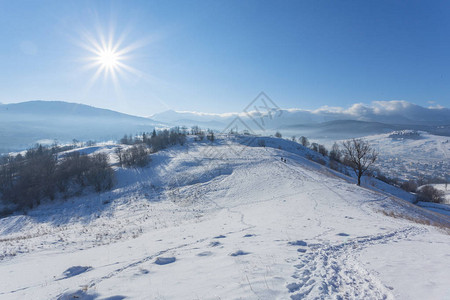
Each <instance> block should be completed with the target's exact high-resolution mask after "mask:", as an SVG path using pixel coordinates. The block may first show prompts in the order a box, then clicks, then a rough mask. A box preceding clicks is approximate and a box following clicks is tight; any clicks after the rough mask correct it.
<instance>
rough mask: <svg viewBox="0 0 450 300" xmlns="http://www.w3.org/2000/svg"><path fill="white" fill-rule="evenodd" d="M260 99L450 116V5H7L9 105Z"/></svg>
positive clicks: (187, 104)
mask: <svg viewBox="0 0 450 300" xmlns="http://www.w3.org/2000/svg"><path fill="white" fill-rule="evenodd" d="M111 33H113V34H111ZM109 36H114V38H113V39H112V44H111V45H112V46H114V45H117V44H118V41H119V40H121V43H120V45H119V46H118V47H117V49H115V50H111V49H112V47H108V46H107V45H108V43H106V46H104V47H102V46H101V45H100V46H97V48H98V49H97V50H95V51H90V50H89V48H86V46H89V45H90V46H91V48H92V45H96V44H101V42H100V41H101V38H102V37H104V39H105V40H108V37H109ZM94 48H95V47H94ZM105 52H107V53H106V54H105ZM89 59H90V60H89ZM111 61H112V62H111ZM92 64H95V65H92ZM111 69H114V70H115V74H116V80H113V77H112V74H111V72H110V70H111ZM96 74H97V77H96ZM260 91H264V92H266V93H267V94H268V95H269V96H270V97H271V98H272V99H273V100H274V101H275V102H276V103H277V104H278V106H280V107H283V108H291V107H296V108H304V109H315V108H318V107H320V106H323V105H328V106H341V107H348V106H350V105H351V104H353V103H356V102H363V103H370V102H371V101H378V100H406V101H409V102H412V103H415V104H419V105H422V106H429V105H437V104H439V105H442V106H445V107H449V106H450V1H445V0H443V1H413V0H411V1H394V0H392V1H383V0H377V1H359V0H355V1H346V0H343V1H331V0H330V1H321V0H317V1H313V0H309V1H301V0H297V1H230V0H227V1H212V0H211V1H172V0H171V1H147V0H145V1H136V0H135V1H112V2H109V1H79V0H77V1H19V0H17V1H6V0H3V1H0V102H2V103H11V102H21V101H28V100H36V99H42V100H63V101H70V102H77V103H84V104H89V105H93V106H97V107H103V108H110V109H114V110H118V111H122V112H125V113H131V114H137V115H142V116H146V115H150V114H152V113H156V112H161V111H164V110H167V109H174V110H189V111H202V112H216V113H221V112H238V111H241V110H242V109H243V108H245V106H246V105H247V104H248V103H249V102H250V101H251V100H252V99H253V98H254V97H255V96H256V95H257V94H258V93H259V92H260Z"/></svg>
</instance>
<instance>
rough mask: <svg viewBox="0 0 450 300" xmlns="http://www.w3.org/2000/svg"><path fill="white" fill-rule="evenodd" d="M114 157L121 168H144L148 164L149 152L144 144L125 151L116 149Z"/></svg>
mask: <svg viewBox="0 0 450 300" xmlns="http://www.w3.org/2000/svg"><path fill="white" fill-rule="evenodd" d="M116 155H117V157H118V159H119V163H120V165H121V166H126V167H145V166H146V165H148V163H149V162H150V156H149V150H148V148H147V147H146V146H145V145H144V144H138V145H134V146H132V147H130V148H128V149H125V150H123V149H121V148H117V150H116Z"/></svg>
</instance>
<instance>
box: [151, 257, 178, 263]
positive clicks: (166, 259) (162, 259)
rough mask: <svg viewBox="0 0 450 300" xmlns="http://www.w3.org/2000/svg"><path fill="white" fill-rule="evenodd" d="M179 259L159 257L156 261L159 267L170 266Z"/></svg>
mask: <svg viewBox="0 0 450 300" xmlns="http://www.w3.org/2000/svg"><path fill="white" fill-rule="evenodd" d="M176 260H177V259H176V258H175V257H158V258H156V260H155V264H157V265H168V264H171V263H173V262H175V261H176Z"/></svg>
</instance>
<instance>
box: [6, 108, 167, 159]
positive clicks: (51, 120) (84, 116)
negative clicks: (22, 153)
mask: <svg viewBox="0 0 450 300" xmlns="http://www.w3.org/2000/svg"><path fill="white" fill-rule="evenodd" d="M159 124H161V123H158V122H155V121H153V120H151V119H147V118H142V117H136V116H131V115H127V114H123V113H119V112H115V111H112V110H108V109H101V108H96V107H92V106H88V105H83V104H76V103H68V102H63V101H29V102H22V103H17V104H1V105H0V153H2V152H7V151H15V150H21V149H24V148H27V147H29V146H31V145H33V144H34V143H36V142H38V141H41V140H55V139H56V140H58V141H59V142H69V141H72V139H78V140H108V139H118V138H120V137H121V136H123V135H124V134H129V133H132V134H135V133H137V132H141V131H151V130H153V128H154V127H155V126H158V125H159Z"/></svg>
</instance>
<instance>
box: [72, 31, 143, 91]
mask: <svg viewBox="0 0 450 300" xmlns="http://www.w3.org/2000/svg"><path fill="white" fill-rule="evenodd" d="M105 32H106V33H105ZM126 40H127V36H126V35H125V34H122V35H120V36H119V37H118V38H116V36H115V34H114V30H113V28H110V29H109V30H107V31H104V30H101V29H100V28H97V30H95V31H94V33H92V32H84V33H83V34H82V41H81V43H79V45H80V46H81V47H82V48H84V49H85V50H87V51H88V53H89V55H88V56H87V57H85V59H84V60H85V61H86V62H87V63H86V64H85V65H84V66H83V68H84V69H86V70H95V72H94V74H93V76H92V78H91V80H90V84H91V85H92V84H94V83H95V82H96V81H97V79H99V78H100V77H103V79H104V82H108V81H110V80H111V81H112V83H113V84H114V85H115V86H118V81H119V77H127V75H130V74H131V75H138V76H139V75H141V74H142V73H141V72H140V71H138V70H136V69H135V68H133V67H131V66H130V64H129V63H130V60H132V58H133V52H134V51H135V50H136V49H138V48H140V47H142V45H143V44H142V43H140V42H134V43H126V42H125V41H126Z"/></svg>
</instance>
